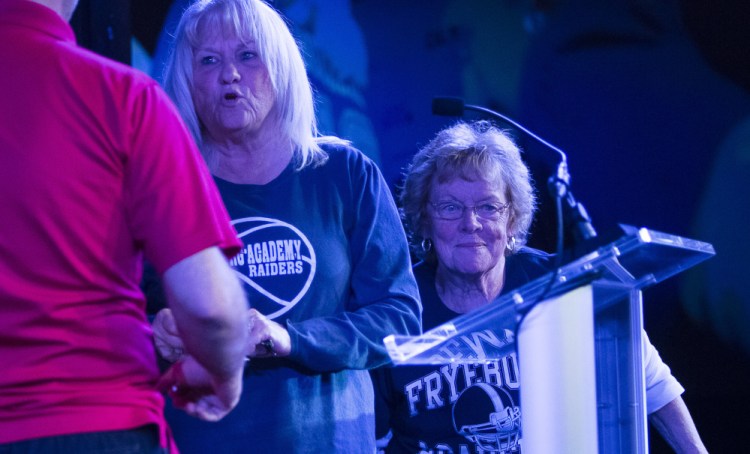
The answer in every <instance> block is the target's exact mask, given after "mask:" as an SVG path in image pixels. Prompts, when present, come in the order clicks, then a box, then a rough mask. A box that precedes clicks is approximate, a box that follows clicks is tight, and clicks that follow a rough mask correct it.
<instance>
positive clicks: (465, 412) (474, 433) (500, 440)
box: [453, 383, 521, 454]
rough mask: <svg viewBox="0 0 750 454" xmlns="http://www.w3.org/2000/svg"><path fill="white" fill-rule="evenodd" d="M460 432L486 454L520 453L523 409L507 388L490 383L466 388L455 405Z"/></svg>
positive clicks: (455, 423)
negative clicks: (490, 453)
mask: <svg viewBox="0 0 750 454" xmlns="http://www.w3.org/2000/svg"><path fill="white" fill-rule="evenodd" d="M453 426H454V427H455V429H456V432H457V433H459V434H461V435H463V436H464V437H465V438H466V439H467V440H469V441H471V442H472V443H475V444H476V445H477V446H479V447H480V448H482V449H483V450H484V451H485V452H494V453H500V454H509V453H513V452H518V450H519V438H520V432H521V409H520V408H519V407H518V406H517V405H515V403H514V402H513V399H512V398H511V396H510V394H508V392H507V391H506V390H504V389H501V388H496V387H495V386H492V385H488V384H487V383H477V384H475V385H472V386H470V387H468V388H466V389H465V390H464V391H463V392H462V393H461V395H460V396H458V399H457V400H456V403H455V404H454V405H453Z"/></svg>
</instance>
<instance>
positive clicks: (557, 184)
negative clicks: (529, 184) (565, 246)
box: [432, 97, 596, 242]
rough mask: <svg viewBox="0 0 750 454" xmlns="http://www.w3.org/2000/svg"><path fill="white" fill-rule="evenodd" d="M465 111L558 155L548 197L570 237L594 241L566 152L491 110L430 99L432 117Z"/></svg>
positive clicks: (453, 99) (451, 99) (448, 99)
mask: <svg viewBox="0 0 750 454" xmlns="http://www.w3.org/2000/svg"><path fill="white" fill-rule="evenodd" d="M466 110H473V111H476V112H480V113H483V114H485V115H488V116H489V117H491V118H494V119H499V120H501V121H504V122H506V123H510V124H511V125H513V126H515V127H516V128H518V129H520V130H521V131H523V132H525V133H526V134H527V135H529V136H530V137H532V138H533V139H535V140H536V141H538V142H539V143H541V144H542V145H544V146H546V147H547V148H549V149H551V150H553V151H555V152H556V153H557V154H558V155H560V162H559V163H558V165H557V170H556V172H555V174H554V175H552V176H550V177H549V180H548V182H547V183H548V189H549V191H550V194H551V195H552V198H553V199H555V200H560V201H561V202H563V207H564V210H565V212H566V214H567V215H568V219H569V220H570V223H571V225H572V226H573V237H574V238H575V239H576V241H579V242H584V241H588V240H591V239H593V238H595V237H596V230H595V229H594V226H593V225H592V224H591V218H589V215H588V212H587V211H586V209H585V208H584V207H583V205H582V204H581V203H580V202H578V201H576V199H575V198H574V197H573V193H572V192H570V174H569V173H568V158H567V155H566V154H565V152H563V151H562V150H561V149H559V148H557V147H556V146H554V145H552V144H551V143H549V142H547V141H546V140H544V139H542V138H541V137H539V136H537V135H536V134H534V133H533V132H531V131H529V130H528V129H526V128H525V127H523V126H522V125H521V124H519V123H518V122H516V121H515V120H513V119H512V118H509V117H507V116H505V115H502V114H500V113H498V112H495V111H494V110H490V109H487V108H485V107H481V106H475V105H471V104H466V103H464V101H463V99H461V98H456V97H437V98H433V99H432V113H433V114H434V115H441V116H448V117H462V116H464V113H465V111H466Z"/></svg>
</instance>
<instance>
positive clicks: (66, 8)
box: [30, 0, 78, 21]
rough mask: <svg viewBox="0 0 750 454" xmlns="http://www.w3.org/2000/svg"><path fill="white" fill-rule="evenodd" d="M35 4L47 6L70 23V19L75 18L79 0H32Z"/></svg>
mask: <svg viewBox="0 0 750 454" xmlns="http://www.w3.org/2000/svg"><path fill="white" fill-rule="evenodd" d="M30 1H32V2H34V3H39V4H40V5H43V6H46V7H47V8H49V9H51V10H52V11H54V12H56V13H57V14H59V15H60V16H62V18H63V19H65V20H66V21H70V18H71V17H73V11H75V9H76V5H77V4H78V1H77V0H75V1H74V0H67V1H66V0H30Z"/></svg>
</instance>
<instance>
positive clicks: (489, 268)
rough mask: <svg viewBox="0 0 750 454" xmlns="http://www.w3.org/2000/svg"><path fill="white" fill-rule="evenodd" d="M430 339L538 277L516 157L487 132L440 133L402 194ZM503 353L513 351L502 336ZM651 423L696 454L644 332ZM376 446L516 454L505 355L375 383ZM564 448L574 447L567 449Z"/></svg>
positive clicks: (515, 385)
mask: <svg viewBox="0 0 750 454" xmlns="http://www.w3.org/2000/svg"><path fill="white" fill-rule="evenodd" d="M401 204H402V210H403V213H402V214H403V218H404V221H405V224H406V227H407V229H408V230H409V234H410V239H411V243H412V248H413V250H414V252H415V253H416V254H417V255H418V256H419V257H420V258H422V259H423V260H422V262H420V263H419V264H417V265H416V266H415V268H414V274H415V276H416V278H417V283H418V284H419V291H420V296H421V299H422V304H423V308H424V312H423V319H422V322H423V328H424V330H429V329H431V328H434V327H436V326H438V325H440V324H442V323H444V322H446V321H448V320H450V319H453V318H455V317H457V316H459V315H461V314H465V313H467V312H471V311H473V310H475V309H477V308H480V307H482V306H484V305H486V304H489V303H490V302H492V301H493V300H495V299H496V298H497V297H498V296H499V295H500V294H502V293H503V292H506V291H508V290H510V289H513V288H517V287H519V286H521V285H523V284H525V283H527V282H529V281H531V280H533V279H534V278H536V277H539V276H541V275H542V274H545V273H546V272H548V271H549V270H550V268H551V266H552V263H551V260H550V258H551V257H550V256H549V255H548V254H546V253H544V252H541V251H538V250H534V249H531V248H528V247H525V246H524V245H525V243H526V239H527V235H528V231H529V226H530V224H531V221H532V216H533V212H534V209H535V198H534V190H533V188H532V184H531V179H530V176H529V171H528V169H527V167H526V165H525V164H524V163H523V161H522V160H521V155H520V151H519V149H518V147H517V146H516V145H515V143H514V142H513V141H512V140H511V138H510V137H509V136H508V135H507V134H505V133H504V132H503V131H501V130H499V129H497V128H496V127H494V126H492V124H490V123H488V122H485V121H478V122H474V123H465V122H459V123H457V124H455V125H453V126H451V127H448V128H446V129H444V130H442V131H440V132H439V133H438V134H437V136H436V137H435V138H434V139H433V140H432V141H431V142H430V143H429V144H427V146H425V147H424V148H423V149H422V150H420V151H419V152H418V153H417V154H416V156H415V157H414V158H413V160H412V163H411V165H410V166H409V168H408V170H407V173H406V179H405V182H404V187H403V192H402V194H401ZM504 341H505V342H508V343H510V342H514V339H513V333H512V332H510V331H508V332H507V336H506V338H505V339H504ZM644 341H645V342H644V344H645V345H646V348H645V352H644V353H645V358H646V385H647V400H648V402H647V405H648V411H649V412H650V413H651V416H650V418H651V420H652V422H654V423H655V425H656V427H657V428H658V429H659V430H660V432H661V433H662V434H663V435H664V436H665V438H666V439H667V441H668V442H670V444H672V446H673V447H674V448H675V449H676V450H677V451H678V452H704V451H705V448H704V447H703V444H702V443H701V440H700V438H699V436H698V433H697V431H696V429H695V426H694V424H693V421H692V419H691V417H690V414H689V412H688V411H687V408H686V407H685V404H684V403H683V401H682V398H681V397H680V395H681V393H682V392H683V391H684V389H683V388H682V386H681V385H680V384H679V383H678V382H677V380H675V378H674V377H673V376H672V375H671V373H670V370H669V368H668V367H667V366H666V365H665V364H664V363H663V362H661V359H660V358H659V355H658V353H657V352H656V350H655V349H654V347H653V346H652V345H651V344H650V343H649V342H648V339H647V338H646V336H645V333H644ZM373 377H374V383H375V390H376V416H377V436H378V437H380V438H381V445H382V444H385V441H386V440H387V439H388V437H387V434H388V432H389V431H390V442H389V443H388V444H387V447H386V452H388V453H418V452H455V453H459V452H461V453H463V452H466V453H475V452H500V453H518V452H520V451H521V445H522V439H521V438H522V437H521V416H522V415H521V410H520V404H519V383H520V382H519V377H518V362H517V359H516V357H515V354H511V355H509V356H507V357H505V358H503V359H502V360H499V361H492V362H489V363H482V364H468V365H467V364H448V365H436V366H404V367H395V368H382V369H378V370H376V371H374V372H373ZM571 449H573V447H571Z"/></svg>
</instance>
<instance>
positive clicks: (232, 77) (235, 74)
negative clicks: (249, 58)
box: [221, 62, 240, 84]
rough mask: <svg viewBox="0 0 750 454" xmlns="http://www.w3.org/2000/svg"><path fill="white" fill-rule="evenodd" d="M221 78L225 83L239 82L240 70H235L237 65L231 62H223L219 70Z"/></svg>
mask: <svg viewBox="0 0 750 454" xmlns="http://www.w3.org/2000/svg"><path fill="white" fill-rule="evenodd" d="M221 80H222V82H224V83H226V84H231V83H236V82H239V81H240V72H239V71H238V70H237V65H235V64H234V63H231V62H229V63H225V64H224V66H223V67H222V70H221Z"/></svg>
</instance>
